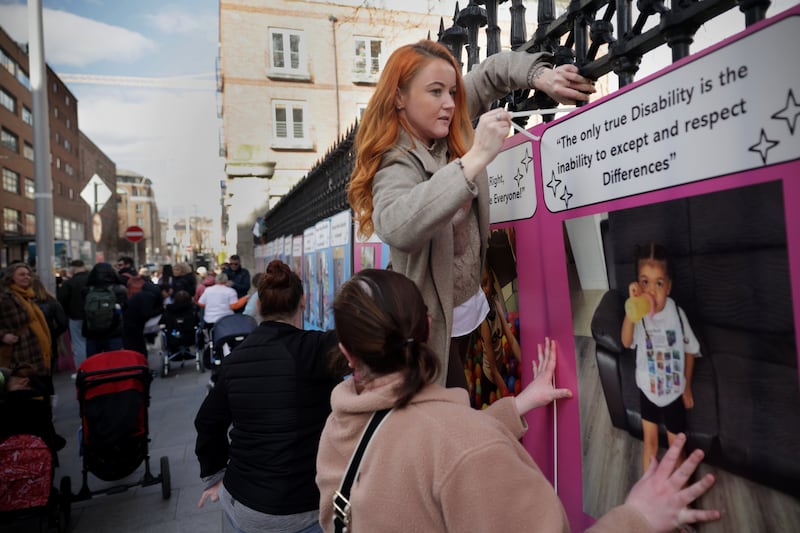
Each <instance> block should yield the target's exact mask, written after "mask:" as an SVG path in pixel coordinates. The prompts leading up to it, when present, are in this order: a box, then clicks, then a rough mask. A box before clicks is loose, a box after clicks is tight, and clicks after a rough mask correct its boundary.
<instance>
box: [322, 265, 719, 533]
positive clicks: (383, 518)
mask: <svg viewBox="0 0 800 533" xmlns="http://www.w3.org/2000/svg"><path fill="white" fill-rule="evenodd" d="M333 309H334V319H335V323H336V333H337V336H338V338H339V349H340V351H341V353H342V355H343V357H341V358H340V360H341V361H342V363H343V364H347V365H348V366H349V367H350V368H352V374H353V377H352V378H350V379H347V380H346V381H344V382H342V383H340V384H339V385H338V386H337V387H336V388H335V389H334V391H333V394H332V395H331V407H332V409H333V411H332V413H331V415H330V416H329V417H328V421H327V423H326V425H325V429H324V430H323V432H322V437H321V440H320V445H319V453H318V455H317V485H318V486H319V490H320V522H321V525H322V528H323V529H324V530H325V531H326V532H331V531H334V507H333V496H334V492H335V491H337V490H338V489H339V486H340V483H341V481H342V478H343V476H344V474H345V471H346V470H347V467H348V463H349V461H350V457H351V456H352V454H353V451H354V449H355V447H356V445H357V443H358V442H359V440H360V438H361V434H362V432H363V430H364V428H365V426H366V425H367V423H368V421H369V420H370V417H371V416H372V414H373V413H374V412H375V411H377V410H381V409H386V408H391V411H390V413H389V415H388V416H387V417H386V418H385V419H384V421H383V423H382V425H381V426H380V427H379V429H378V430H377V432H376V433H375V434H374V435H373V437H372V439H371V440H370V443H369V447H368V448H367V450H366V452H365V454H364V456H363V459H362V460H361V463H360V470H359V473H358V476H356V478H355V482H354V483H353V486H352V490H351V492H350V498H349V501H350V505H351V509H352V510H351V514H350V524H349V526H348V528H347V531H348V533H364V532H373V531H380V532H381V533H389V532H395V531H396V532H407V531H421V532H434V531H435V532H443V531H454V532H464V531H526V532H528V531H547V532H559V533H560V532H566V531H569V525H568V522H567V517H566V515H565V513H564V508H563V507H562V505H561V502H560V501H559V499H558V496H557V495H556V493H555V491H554V490H553V487H552V486H551V485H550V483H549V482H548V481H547V479H546V478H545V477H544V475H543V474H542V473H541V471H540V470H539V468H538V467H537V466H536V464H535V463H534V462H533V460H532V459H531V457H530V455H529V454H528V453H527V452H526V451H525V449H524V448H523V447H522V445H520V443H519V441H518V439H519V437H520V436H521V435H522V434H523V433H524V432H525V429H526V426H525V422H524V420H523V419H522V418H521V415H523V414H525V413H526V412H528V411H529V410H530V409H532V408H534V407H540V406H543V405H547V404H549V403H550V402H552V401H553V400H555V399H558V398H566V397H570V396H571V393H570V391H569V390H566V389H555V388H554V387H553V385H552V377H553V372H554V370H555V364H556V362H555V360H556V349H555V344H554V342H552V341H550V340H546V342H545V346H544V349H543V348H542V346H541V345H540V346H539V362H538V364H536V365H535V367H534V370H535V372H534V374H535V378H534V381H533V382H532V383H531V384H530V385H528V386H527V387H526V388H525V389H524V390H523V391H522V392H521V393H520V394H519V395H518V396H516V397H507V398H502V399H500V400H498V401H497V402H495V403H494V404H492V405H491V406H490V407H489V408H488V409H486V410H485V411H476V410H474V409H472V408H471V407H470V405H469V400H468V398H467V393H466V391H464V390H463V389H459V388H452V389H446V388H444V387H442V386H441V385H438V384H437V383H436V375H437V373H438V372H439V371H440V363H439V360H438V358H437V357H436V354H434V353H433V352H432V351H431V349H430V348H429V347H428V345H427V344H426V340H427V339H428V336H429V334H430V319H429V317H428V310H427V308H426V306H425V304H424V302H423V300H422V296H421V294H420V292H419V290H418V289H417V288H416V286H415V284H414V283H413V282H412V281H411V280H409V279H408V278H406V277H405V276H403V275H402V274H399V273H397V272H392V271H387V270H363V271H361V272H359V273H358V274H356V275H355V276H353V278H352V279H351V280H350V281H348V282H347V283H345V284H344V285H343V286H342V288H341V289H340V292H339V294H338V295H337V297H336V300H335V301H334V304H333ZM684 442H685V437H684V436H683V435H680V436H679V438H678V439H676V442H675V443H674V444H673V446H672V447H671V448H670V450H669V451H668V452H667V454H666V456H665V457H664V459H663V460H662V462H661V463H660V464H659V463H658V462H657V461H655V460H653V462H652V463H651V466H650V468H649V469H648V471H647V472H646V473H645V475H644V476H643V477H642V479H641V480H640V481H639V482H638V483H637V484H636V485H635V486H634V487H633V489H632V490H631V492H630V494H629V496H628V499H627V501H626V502H625V504H624V505H621V506H619V507H616V508H614V509H612V510H611V511H610V512H609V513H608V514H606V515H605V516H603V517H602V518H601V519H600V520H599V521H598V522H597V523H596V524H595V525H594V526H593V527H592V528H591V531H594V532H609V533H610V532H612V531H613V532H620V531H636V532H660V531H663V532H667V531H673V530H675V529H676V528H679V527H682V526H683V525H684V524H689V523H694V522H702V521H708V520H716V519H718V518H719V512H718V511H711V510H702V509H690V508H689V507H688V505H689V504H690V503H691V502H693V501H694V500H695V499H696V498H698V497H699V496H701V495H702V494H704V493H705V492H706V491H708V489H709V488H711V486H712V485H713V483H714V478H713V477H712V476H711V475H710V474H707V475H706V476H704V477H703V478H702V479H701V480H700V481H698V482H696V483H693V484H691V485H690V486H688V487H685V485H686V484H687V481H688V480H689V477H690V476H691V474H692V473H693V472H694V470H695V469H696V468H697V465H698V464H699V463H700V461H701V459H702V457H703V454H702V452H701V451H699V450H697V451H695V452H693V453H692V454H691V455H690V456H689V458H688V459H687V460H686V461H685V462H684V463H683V464H682V465H681V466H680V467H678V468H677V469H675V465H676V461H677V459H678V454H679V452H680V450H681V448H682V446H683V444H684ZM673 469H675V470H674V472H673ZM498 472H503V475H502V476H498Z"/></svg>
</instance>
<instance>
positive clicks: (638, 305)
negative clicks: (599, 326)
mask: <svg viewBox="0 0 800 533" xmlns="http://www.w3.org/2000/svg"><path fill="white" fill-rule="evenodd" d="M653 304H654V302H653V297H652V296H650V295H649V294H642V295H641V296H631V297H630V298H628V299H627V300H625V315H627V317H628V320H630V321H631V322H638V321H640V320H641V319H642V318H643V317H644V315H647V314H649V315H650V316H653V307H654V305H653Z"/></svg>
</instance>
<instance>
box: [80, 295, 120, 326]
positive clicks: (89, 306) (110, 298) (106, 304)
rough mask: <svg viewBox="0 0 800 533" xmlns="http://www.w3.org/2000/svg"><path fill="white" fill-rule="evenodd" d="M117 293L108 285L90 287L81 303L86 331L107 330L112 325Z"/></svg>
mask: <svg viewBox="0 0 800 533" xmlns="http://www.w3.org/2000/svg"><path fill="white" fill-rule="evenodd" d="M116 307H117V295H116V294H114V289H113V288H111V287H110V286H105V287H90V288H89V294H87V295H86V301H85V302H84V304H83V310H84V313H85V314H86V317H85V318H84V321H85V323H86V329H87V330H88V331H107V330H109V329H111V327H112V326H113V325H114V316H115V315H116V312H117V311H116Z"/></svg>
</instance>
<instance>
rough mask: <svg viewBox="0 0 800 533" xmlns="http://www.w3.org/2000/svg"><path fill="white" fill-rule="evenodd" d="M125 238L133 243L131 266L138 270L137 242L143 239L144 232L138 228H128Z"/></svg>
mask: <svg viewBox="0 0 800 533" xmlns="http://www.w3.org/2000/svg"><path fill="white" fill-rule="evenodd" d="M125 238H126V239H127V240H128V241H129V242H132V243H133V264H134V265H135V266H136V268H137V269H138V268H139V241H141V240H142V239H144V230H143V229H142V228H140V227H139V226H128V228H127V229H126V230H125Z"/></svg>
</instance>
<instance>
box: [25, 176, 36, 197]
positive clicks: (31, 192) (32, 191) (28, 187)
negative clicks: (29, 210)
mask: <svg viewBox="0 0 800 533" xmlns="http://www.w3.org/2000/svg"><path fill="white" fill-rule="evenodd" d="M25 198H30V199H31V200H33V199H34V198H36V182H35V181H33V180H32V179H31V178H25Z"/></svg>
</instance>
